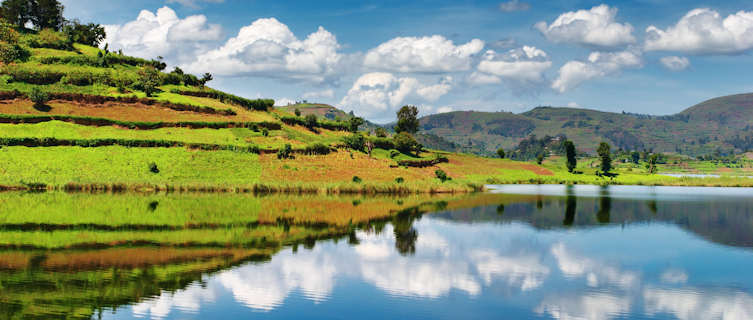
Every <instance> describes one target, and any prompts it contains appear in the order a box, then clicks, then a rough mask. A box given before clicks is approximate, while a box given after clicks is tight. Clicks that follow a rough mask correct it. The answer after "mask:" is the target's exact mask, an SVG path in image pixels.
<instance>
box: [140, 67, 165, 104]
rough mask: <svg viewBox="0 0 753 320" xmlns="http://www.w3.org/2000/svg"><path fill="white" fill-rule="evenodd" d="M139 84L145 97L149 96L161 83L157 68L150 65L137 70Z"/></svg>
mask: <svg viewBox="0 0 753 320" xmlns="http://www.w3.org/2000/svg"><path fill="white" fill-rule="evenodd" d="M138 83H139V86H140V87H141V90H143V91H144V93H146V96H147V97H151V96H152V94H153V93H154V92H155V91H156V90H157V87H158V86H159V85H160V84H162V81H161V79H160V74H159V71H157V69H155V68H154V67H152V66H145V67H143V68H141V70H139V82H138Z"/></svg>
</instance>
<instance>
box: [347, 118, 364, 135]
mask: <svg viewBox="0 0 753 320" xmlns="http://www.w3.org/2000/svg"><path fill="white" fill-rule="evenodd" d="M363 124H364V121H363V118H359V117H352V118H350V119H348V129H349V130H350V132H357V131H358V127H360V126H362V125H363Z"/></svg>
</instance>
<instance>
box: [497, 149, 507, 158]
mask: <svg viewBox="0 0 753 320" xmlns="http://www.w3.org/2000/svg"><path fill="white" fill-rule="evenodd" d="M497 155H498V156H499V158H500V159H504V158H505V149H502V148H499V149H497Z"/></svg>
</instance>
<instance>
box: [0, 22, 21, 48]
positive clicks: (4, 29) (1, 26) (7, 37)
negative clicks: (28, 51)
mask: <svg viewBox="0 0 753 320" xmlns="http://www.w3.org/2000/svg"><path fill="white" fill-rule="evenodd" d="M18 38H19V34H18V31H16V28H14V27H13V25H12V24H10V23H7V22H4V21H0V41H4V42H7V43H10V44H16V43H18Z"/></svg>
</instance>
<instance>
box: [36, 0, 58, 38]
mask: <svg viewBox="0 0 753 320" xmlns="http://www.w3.org/2000/svg"><path fill="white" fill-rule="evenodd" d="M29 2H31V22H32V23H33V24H34V26H35V27H36V28H37V29H39V30H43V29H47V28H49V29H52V30H55V31H58V30H60V28H61V27H62V26H63V22H64V21H65V19H64V18H63V10H64V8H63V5H62V4H60V2H59V1H57V0H34V1H29Z"/></svg>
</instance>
